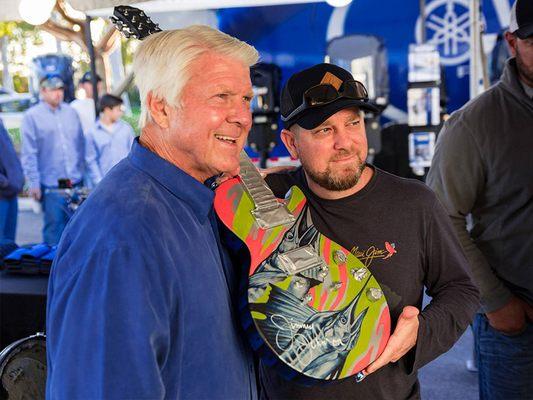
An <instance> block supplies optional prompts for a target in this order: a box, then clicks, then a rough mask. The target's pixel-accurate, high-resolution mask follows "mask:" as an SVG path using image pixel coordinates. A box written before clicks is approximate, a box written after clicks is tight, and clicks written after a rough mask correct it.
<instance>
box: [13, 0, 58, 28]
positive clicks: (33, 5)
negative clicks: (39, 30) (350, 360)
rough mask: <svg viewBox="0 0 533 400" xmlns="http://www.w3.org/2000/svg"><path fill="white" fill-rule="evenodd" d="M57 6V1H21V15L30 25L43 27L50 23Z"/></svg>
mask: <svg viewBox="0 0 533 400" xmlns="http://www.w3.org/2000/svg"><path fill="white" fill-rule="evenodd" d="M55 4H56V1H55V0H21V2H20V4H19V14H20V16H21V18H22V19H23V20H24V21H25V22H27V23H28V24H31V25H41V24H44V23H45V22H46V21H48V18H50V15H52V10H53V8H54V5H55Z"/></svg>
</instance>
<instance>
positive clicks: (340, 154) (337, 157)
mask: <svg viewBox="0 0 533 400" xmlns="http://www.w3.org/2000/svg"><path fill="white" fill-rule="evenodd" d="M356 153H357V152H356V151H355V149H350V150H347V149H341V150H339V151H338V152H337V154H335V155H334V156H333V157H331V158H330V161H338V160H342V159H343V158H346V157H351V156H353V155H355V154H356Z"/></svg>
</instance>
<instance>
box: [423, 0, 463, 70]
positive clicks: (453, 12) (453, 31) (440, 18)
mask: <svg viewBox="0 0 533 400" xmlns="http://www.w3.org/2000/svg"><path fill="white" fill-rule="evenodd" d="M469 5H470V4H469V0H434V1H432V2H430V3H428V4H427V5H426V21H425V29H426V41H427V43H431V44H434V45H436V46H437V48H438V49H439V53H440V56H441V62H442V63H443V64H444V65H458V64H461V63H463V62H465V61H467V60H468V57H469V55H470V54H469V53H470V13H469ZM421 28H422V20H421V18H420V17H418V19H417V21H416V28H415V37H416V42H417V43H421V41H422V31H421Z"/></svg>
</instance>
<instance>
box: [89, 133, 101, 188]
mask: <svg viewBox="0 0 533 400" xmlns="http://www.w3.org/2000/svg"><path fill="white" fill-rule="evenodd" d="M85 165H86V166H87V175H89V179H91V182H92V183H93V184H94V185H97V184H98V183H99V182H100V181H101V180H102V177H103V174H102V171H100V166H99V165H98V152H97V149H96V143H95V142H94V138H93V134H92V131H91V130H89V131H88V132H87V134H86V135H85Z"/></svg>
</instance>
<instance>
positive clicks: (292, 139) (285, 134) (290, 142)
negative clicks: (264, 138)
mask: <svg viewBox="0 0 533 400" xmlns="http://www.w3.org/2000/svg"><path fill="white" fill-rule="evenodd" d="M280 137H281V140H282V141H283V144H285V147H286V148H287V150H289V153H290V155H291V157H292V158H298V148H297V146H296V135H295V133H294V132H292V131H289V130H288V129H282V130H281V134H280Z"/></svg>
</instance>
